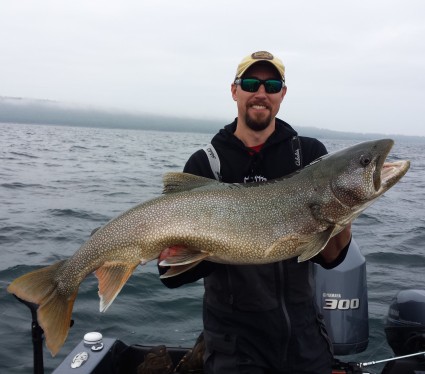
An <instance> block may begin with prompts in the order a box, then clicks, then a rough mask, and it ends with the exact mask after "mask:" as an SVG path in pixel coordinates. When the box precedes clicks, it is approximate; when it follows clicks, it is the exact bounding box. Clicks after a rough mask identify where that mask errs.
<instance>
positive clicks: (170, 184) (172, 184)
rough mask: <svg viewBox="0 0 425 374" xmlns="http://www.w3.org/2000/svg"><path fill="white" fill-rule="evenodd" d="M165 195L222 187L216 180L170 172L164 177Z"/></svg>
mask: <svg viewBox="0 0 425 374" xmlns="http://www.w3.org/2000/svg"><path fill="white" fill-rule="evenodd" d="M163 182H164V190H163V193H164V194H167V193H173V192H183V191H189V190H193V189H195V188H200V187H213V186H214V187H217V186H218V185H221V183H220V182H217V181H216V180H215V179H210V178H205V177H199V176H197V175H193V174H189V173H178V172H169V173H166V174H164V177H163Z"/></svg>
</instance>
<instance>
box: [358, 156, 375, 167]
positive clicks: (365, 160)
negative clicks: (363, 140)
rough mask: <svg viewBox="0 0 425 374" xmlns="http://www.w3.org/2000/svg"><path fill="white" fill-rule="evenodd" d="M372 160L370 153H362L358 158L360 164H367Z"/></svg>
mask: <svg viewBox="0 0 425 374" xmlns="http://www.w3.org/2000/svg"><path fill="white" fill-rule="evenodd" d="M371 162H372V157H371V155H369V154H368V155H362V157H361V158H360V164H361V165H362V166H368V165H369V164H370V163H371Z"/></svg>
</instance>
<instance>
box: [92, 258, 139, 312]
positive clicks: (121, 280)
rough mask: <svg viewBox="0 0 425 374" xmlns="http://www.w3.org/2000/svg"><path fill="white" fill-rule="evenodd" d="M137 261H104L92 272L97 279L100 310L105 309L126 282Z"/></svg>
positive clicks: (137, 263)
mask: <svg viewBox="0 0 425 374" xmlns="http://www.w3.org/2000/svg"><path fill="white" fill-rule="evenodd" d="M137 265H139V262H136V263H128V262H114V261H110V262H105V263H104V264H103V265H102V266H101V267H100V268H98V269H97V270H96V271H95V272H94V273H95V275H96V277H97V279H98V280H99V297H100V306H99V309H100V311H101V312H104V311H106V309H108V308H109V306H110V305H111V304H112V302H113V301H114V299H115V298H116V297H117V295H118V293H119V292H120V291H121V289H122V288H123V286H124V284H125V283H126V282H127V280H128V278H130V275H131V274H132V273H133V271H134V269H135V268H136V267H137Z"/></svg>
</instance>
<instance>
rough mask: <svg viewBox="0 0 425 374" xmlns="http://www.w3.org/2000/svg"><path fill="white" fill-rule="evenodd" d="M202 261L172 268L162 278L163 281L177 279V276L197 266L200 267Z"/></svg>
mask: <svg viewBox="0 0 425 374" xmlns="http://www.w3.org/2000/svg"><path fill="white" fill-rule="evenodd" d="M200 262H202V260H200V261H195V262H192V263H190V264H187V265H179V266H171V267H170V268H169V269H168V270H167V271H166V272H165V273H164V274H162V275H161V276H160V278H161V279H164V278H171V277H175V276H176V275H179V274H182V273H184V272H186V271H188V270H190V269H192V268H194V267H195V266H196V265H198V264H199V263H200Z"/></svg>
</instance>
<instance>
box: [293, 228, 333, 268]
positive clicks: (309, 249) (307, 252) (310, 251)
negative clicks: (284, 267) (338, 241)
mask: <svg viewBox="0 0 425 374" xmlns="http://www.w3.org/2000/svg"><path fill="white" fill-rule="evenodd" d="M334 231H335V226H331V227H329V228H328V229H327V230H325V231H322V232H320V233H317V234H314V235H312V237H311V240H306V243H305V244H303V245H302V246H300V247H299V253H301V254H300V255H299V256H298V262H303V261H307V260H310V259H311V258H313V257H314V256H316V255H317V254H318V253H320V252H321V251H322V249H323V248H325V246H326V244H328V241H329V239H330V238H331V237H332V236H334Z"/></svg>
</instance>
